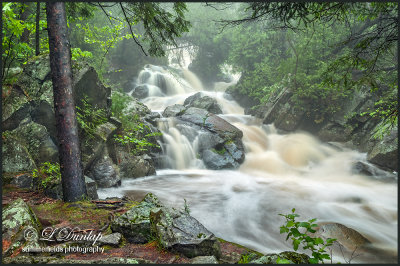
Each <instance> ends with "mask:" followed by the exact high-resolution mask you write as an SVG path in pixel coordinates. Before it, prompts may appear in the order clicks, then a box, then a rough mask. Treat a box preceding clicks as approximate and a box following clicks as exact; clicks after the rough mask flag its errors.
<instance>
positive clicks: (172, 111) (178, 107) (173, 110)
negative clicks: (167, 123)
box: [162, 104, 186, 117]
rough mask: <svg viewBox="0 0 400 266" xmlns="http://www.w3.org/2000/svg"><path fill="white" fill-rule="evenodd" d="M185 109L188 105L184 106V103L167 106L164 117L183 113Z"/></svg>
mask: <svg viewBox="0 0 400 266" xmlns="http://www.w3.org/2000/svg"><path fill="white" fill-rule="evenodd" d="M185 110H186V107H185V106H183V105H182V104H174V105H171V106H168V107H167V108H165V110H164V112H163V114H162V115H163V117H174V116H178V115H181V114H182V113H183V112H185Z"/></svg>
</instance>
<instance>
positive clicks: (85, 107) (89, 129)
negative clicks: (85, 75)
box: [76, 96, 108, 139]
mask: <svg viewBox="0 0 400 266" xmlns="http://www.w3.org/2000/svg"><path fill="white" fill-rule="evenodd" d="M81 103H82V107H79V106H78V105H77V106H76V119H77V121H78V125H79V129H80V130H82V131H83V132H85V133H86V135H87V136H88V137H89V138H92V139H93V138H94V133H95V131H96V128H97V127H98V126H99V125H101V124H104V123H105V122H107V120H108V119H107V117H106V111H105V110H104V109H102V108H93V106H92V105H91V104H89V100H88V97H87V96H85V97H84V98H83V99H81Z"/></svg>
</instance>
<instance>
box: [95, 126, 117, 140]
mask: <svg viewBox="0 0 400 266" xmlns="http://www.w3.org/2000/svg"><path fill="white" fill-rule="evenodd" d="M116 130H117V126H116V125H114V124H113V123H111V122H106V123H104V124H101V125H99V126H98V127H97V128H96V133H95V134H96V135H97V136H99V137H100V138H101V139H102V140H103V141H107V140H109V139H110V138H111V137H112V136H113V135H114V134H115V132H116Z"/></svg>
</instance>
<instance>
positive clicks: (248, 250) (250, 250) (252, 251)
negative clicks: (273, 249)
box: [217, 237, 263, 257]
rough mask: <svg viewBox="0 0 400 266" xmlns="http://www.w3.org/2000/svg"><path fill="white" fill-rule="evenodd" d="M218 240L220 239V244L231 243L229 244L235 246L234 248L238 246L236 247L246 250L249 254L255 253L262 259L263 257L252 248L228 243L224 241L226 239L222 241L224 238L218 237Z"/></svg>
mask: <svg viewBox="0 0 400 266" xmlns="http://www.w3.org/2000/svg"><path fill="white" fill-rule="evenodd" d="M217 239H218V241H219V242H220V243H229V244H232V245H234V246H236V247H239V248H243V249H244V250H246V251H247V253H254V254H256V255H257V256H260V257H261V256H263V254H262V253H260V252H258V251H255V250H252V249H250V248H247V247H245V246H242V245H240V244H237V243H234V242H229V241H226V240H224V239H222V238H219V237H217Z"/></svg>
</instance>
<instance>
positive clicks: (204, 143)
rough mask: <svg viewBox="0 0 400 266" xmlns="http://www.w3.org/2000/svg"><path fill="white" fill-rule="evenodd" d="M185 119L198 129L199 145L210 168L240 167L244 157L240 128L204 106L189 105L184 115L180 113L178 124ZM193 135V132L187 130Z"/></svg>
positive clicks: (201, 153) (186, 123)
mask: <svg viewBox="0 0 400 266" xmlns="http://www.w3.org/2000/svg"><path fill="white" fill-rule="evenodd" d="M181 123H184V124H185V125H186V126H190V127H194V126H196V127H200V129H196V135H198V149H199V153H200V156H201V158H202V159H203V162H204V164H205V165H206V166H207V168H210V169H224V168H238V167H239V165H240V164H241V163H242V162H243V161H244V158H245V152H244V148H243V143H242V137H243V133H242V131H241V130H239V129H238V128H236V127H235V126H233V125H232V124H230V123H228V122H227V121H225V120H224V119H222V118H220V117H219V116H217V115H214V114H212V113H210V112H208V111H206V110H204V109H200V108H196V107H190V108H188V109H187V110H186V111H185V112H184V113H183V114H182V115H180V116H177V126H176V127H177V128H178V126H179V125H180V124H181ZM180 132H181V133H183V134H184V135H185V136H187V137H188V139H189V140H190V139H192V136H191V134H188V133H187V134H185V131H182V130H180Z"/></svg>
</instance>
